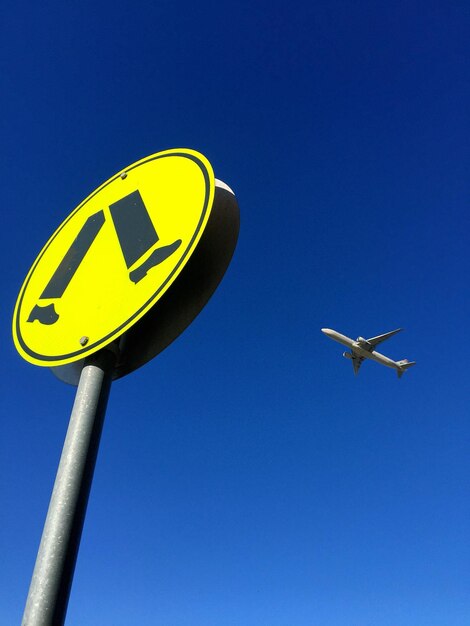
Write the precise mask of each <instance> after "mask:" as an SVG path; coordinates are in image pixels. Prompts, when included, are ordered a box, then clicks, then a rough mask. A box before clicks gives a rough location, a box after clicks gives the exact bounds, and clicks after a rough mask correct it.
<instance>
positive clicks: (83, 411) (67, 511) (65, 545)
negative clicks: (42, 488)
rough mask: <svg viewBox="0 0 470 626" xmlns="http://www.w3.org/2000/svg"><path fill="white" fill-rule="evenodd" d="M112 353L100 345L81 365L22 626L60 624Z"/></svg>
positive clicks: (67, 592)
mask: <svg viewBox="0 0 470 626" xmlns="http://www.w3.org/2000/svg"><path fill="white" fill-rule="evenodd" d="M115 361H116V356H115V354H114V353H113V351H112V349H111V350H107V349H104V350H101V351H100V352H98V353H96V354H94V355H92V356H91V357H88V359H87V360H86V361H85V365H84V366H83V370H82V373H81V376H80V382H79V384H78V389H77V394H76V397H75V403H74V405H73V409H72V414H71V416H70V423H69V427H68V430H67V435H66V438H65V443H64V448H63V450H62V456H61V458H60V463H59V468H58V470H57V476H56V480H55V483H54V489H53V491H52V496H51V501H50V504H49V510H48V512H47V517H46V522H45V524H44V530H43V533H42V538H41V543H40V546H39V550H38V555H37V558H36V565H35V567H34V572H33V577H32V580H31V585H30V588H29V593H28V598H27V600H26V607H25V611H24V614H23V621H22V626H62V624H63V623H64V620H65V614H66V611H67V604H68V599H69V593H70V587H71V585H72V578H73V572H74V569H75V561H76V558H77V553H78V547H79V544H80V537H81V534H82V528H83V521H84V519H85V512H86V507H87V502H88V495H89V493H90V487H91V481H92V478H93V471H94V468H95V461H96V456H97V453H98V446H99V442H100V436H101V431H102V428H103V421H104V414H105V411H106V404H107V401H108V396H109V390H110V387H111V379H112V373H113V368H114V365H115Z"/></svg>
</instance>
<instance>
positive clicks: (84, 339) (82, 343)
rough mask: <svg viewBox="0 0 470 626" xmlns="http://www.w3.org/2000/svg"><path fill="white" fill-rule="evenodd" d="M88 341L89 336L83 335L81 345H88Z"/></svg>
mask: <svg viewBox="0 0 470 626" xmlns="http://www.w3.org/2000/svg"><path fill="white" fill-rule="evenodd" d="M87 343H88V337H82V338H81V339H80V345H81V346H86V344H87Z"/></svg>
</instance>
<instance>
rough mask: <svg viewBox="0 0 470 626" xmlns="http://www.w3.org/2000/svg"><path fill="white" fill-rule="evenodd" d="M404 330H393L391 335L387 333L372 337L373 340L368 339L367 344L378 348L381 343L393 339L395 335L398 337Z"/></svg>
mask: <svg viewBox="0 0 470 626" xmlns="http://www.w3.org/2000/svg"><path fill="white" fill-rule="evenodd" d="M402 330H403V328H397V329H396V330H391V331H390V332H389V333H385V334H384V335H377V337H372V338H371V339H366V342H367V343H368V344H369V345H370V346H372V348H375V346H378V345H379V343H382V341H385V340H386V339H388V338H389V337H393V335H396V334H397V333H399V332H400V331H402Z"/></svg>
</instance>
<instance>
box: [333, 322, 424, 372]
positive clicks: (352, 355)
mask: <svg viewBox="0 0 470 626" xmlns="http://www.w3.org/2000/svg"><path fill="white" fill-rule="evenodd" d="M402 330H403V328H397V329H396V330H392V331H390V332H389V333H385V334H384V335H378V336H377V337H372V338H371V339H364V337H358V338H357V339H356V341H354V340H353V339H350V338H349V337H346V336H345V335H342V334H341V333H338V332H336V330H331V328H322V329H321V331H322V333H324V334H325V335H326V336H327V337H330V339H334V341H338V342H339V343H342V344H343V345H344V346H347V347H348V348H350V349H351V352H343V356H344V357H345V358H346V359H350V360H351V361H352V365H353V369H354V373H355V374H357V373H358V372H359V368H360V367H361V365H362V362H363V361H364V359H372V360H373V361H377V363H381V364H382V365H386V366H387V367H391V368H393V369H395V370H396V371H397V374H398V378H401V377H402V376H403V374H404V373H405V372H406V370H407V369H408V368H409V367H411V366H412V365H416V361H408V360H407V359H403V360H402V361H393V360H392V359H389V358H388V357H386V356H384V355H383V354H380V352H376V351H375V347H376V346H378V345H379V343H382V341H385V340H386V339H388V338H389V337H392V336H393V335H396V334H397V333H399V332H400V331H402Z"/></svg>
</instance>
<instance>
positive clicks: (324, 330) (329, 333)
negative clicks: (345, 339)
mask: <svg viewBox="0 0 470 626" xmlns="http://www.w3.org/2000/svg"><path fill="white" fill-rule="evenodd" d="M321 331H322V333H323V334H325V335H328V337H330V336H331V333H332V330H331V328H322V329H321Z"/></svg>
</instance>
